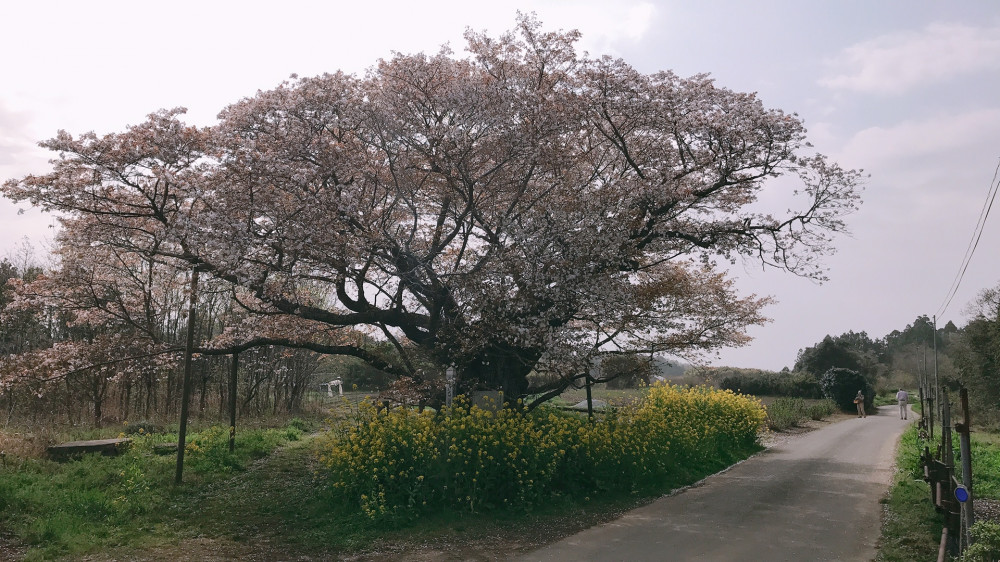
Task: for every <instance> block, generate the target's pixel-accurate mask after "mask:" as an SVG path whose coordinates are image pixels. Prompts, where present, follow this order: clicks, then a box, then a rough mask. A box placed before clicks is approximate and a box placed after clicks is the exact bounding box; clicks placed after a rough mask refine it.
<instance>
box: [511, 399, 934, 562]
mask: <svg viewBox="0 0 1000 562" xmlns="http://www.w3.org/2000/svg"><path fill="white" fill-rule="evenodd" d="M898 412H899V410H898V409H897V408H896V407H895V406H892V407H889V406H886V407H883V408H881V410H880V412H879V414H878V415H871V416H868V417H867V418H864V419H858V418H851V419H848V420H844V421H841V422H837V423H833V424H830V425H827V426H824V427H822V428H820V429H817V430H815V431H812V432H809V433H805V434H802V435H798V436H795V437H792V438H790V439H788V440H787V441H785V442H783V443H780V444H778V445H776V446H775V447H773V448H771V449H768V450H767V451H765V452H763V453H761V454H760V455H757V456H756V457H753V458H751V459H749V460H747V461H745V462H743V463H741V464H739V465H737V466H735V467H733V468H731V469H730V470H728V471H726V472H724V473H721V474H716V475H715V476H712V477H710V478H708V479H706V480H705V481H704V482H703V483H702V484H701V485H699V486H696V487H693V488H689V489H687V490H685V491H683V492H681V493H678V494H675V495H673V496H669V497H664V498H661V499H659V500H657V501H655V502H653V503H652V504H649V505H647V506H645V507H641V508H639V509H636V510H634V511H631V512H629V513H627V514H626V515H625V516H623V517H622V518H620V519H618V520H617V521H613V522H611V523H608V524H605V525H601V526H598V527H593V528H590V529H588V530H586V531H583V532H581V533H578V534H576V535H573V536H571V537H568V538H566V539H563V540H562V541H560V542H558V543H555V544H552V545H549V546H547V547H545V548H542V549H540V550H537V551H535V552H532V553H530V554H528V555H527V556H525V557H523V558H522V560H525V561H529V560H532V561H533V560H539V561H541V560H546V561H574V562H575V561H581V560H588V561H611V560H628V561H640V560H657V561H668V560H711V561H723V560H739V561H744V560H751V561H757V560H761V561H778V560H790V561H804V560H836V561H850V560H871V559H872V558H874V557H875V541H876V540H877V539H878V536H879V526H880V513H881V508H880V505H879V499H880V498H881V497H882V496H883V494H884V493H885V492H886V490H888V488H889V484H890V482H891V478H892V470H893V468H892V465H893V460H894V452H895V447H896V443H897V442H898V440H899V436H900V434H901V433H902V431H903V429H904V428H905V427H906V424H908V423H910V422H911V421H913V419H914V416H912V415H911V416H910V417H909V418H910V421H903V420H900V419H899V415H898Z"/></svg>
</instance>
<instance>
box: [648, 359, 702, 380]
mask: <svg viewBox="0 0 1000 562" xmlns="http://www.w3.org/2000/svg"><path fill="white" fill-rule="evenodd" d="M693 366H694V365H691V364H690V363H685V362H684V361H681V360H680V359H677V358H668V357H662V356H659V355H654V356H653V368H654V369H655V372H654V373H653V374H654V375H659V376H661V377H663V378H666V379H679V378H681V377H683V376H684V373H686V372H687V370H688V369H690V368H692V367H693Z"/></svg>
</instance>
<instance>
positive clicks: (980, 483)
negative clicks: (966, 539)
mask: <svg viewBox="0 0 1000 562" xmlns="http://www.w3.org/2000/svg"><path fill="white" fill-rule="evenodd" d="M954 442H955V444H956V448H957V443H958V438H957V436H956V437H955V438H954ZM925 444H926V443H925V442H923V441H921V440H920V439H919V438H918V436H917V430H916V426H913V425H911V426H910V427H909V428H908V429H907V430H906V432H905V433H903V436H902V438H901V440H900V444H899V450H898V452H897V457H896V467H897V471H896V475H895V478H894V480H893V484H892V488H891V489H890V490H889V494H888V496H887V497H886V499H885V500H884V501H883V502H884V503H885V507H886V510H885V518H884V521H883V526H882V538H881V540H880V543H879V554H878V558H877V560H879V561H884V562H909V561H911V560H933V559H935V558H936V556H937V551H938V545H939V544H940V540H941V528H942V526H943V517H942V516H941V515H940V514H938V513H937V512H936V511H935V510H934V506H933V505H932V504H931V499H930V488H929V486H928V484H927V483H926V482H924V481H923V472H922V468H921V465H920V451H922V450H923V447H924V445H925ZM955 458H956V459H958V458H959V457H958V451H957V450H956V452H955ZM972 474H973V486H974V488H973V489H974V490H975V494H976V497H978V498H983V499H1000V436H998V435H996V434H986V433H983V434H978V433H973V435H972ZM991 533H992V530H990V529H984V530H983V535H984V537H992V536H993V534H991ZM984 542H985V540H984Z"/></svg>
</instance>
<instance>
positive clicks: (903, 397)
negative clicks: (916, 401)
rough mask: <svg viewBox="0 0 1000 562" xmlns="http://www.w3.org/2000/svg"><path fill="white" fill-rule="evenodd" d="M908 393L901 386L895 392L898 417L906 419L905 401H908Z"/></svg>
mask: <svg viewBox="0 0 1000 562" xmlns="http://www.w3.org/2000/svg"><path fill="white" fill-rule="evenodd" d="M909 399H910V395H909V394H907V392H906V391H905V390H903V389H902V388H901V389H899V392H897V393H896V401H897V402H899V419H901V420H905V419H906V403H907V401H909Z"/></svg>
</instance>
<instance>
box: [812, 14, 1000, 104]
mask: <svg viewBox="0 0 1000 562" xmlns="http://www.w3.org/2000/svg"><path fill="white" fill-rule="evenodd" d="M827 64H828V66H829V67H830V70H829V72H828V73H827V75H826V76H825V77H823V78H821V79H820V81H819V83H820V84H821V85H823V86H827V87H829V88H833V89H843V90H851V91H856V92H869V93H877V94H890V95H892V94H900V93H902V92H905V91H907V90H909V89H911V88H913V87H917V86H921V85H926V84H932V83H938V82H942V81H945V80H947V79H949V78H953V77H956V76H961V75H966V74H972V73H975V72H979V71H984V70H995V69H998V68H1000V27H997V26H994V27H973V26H970V25H963V24H940V23H939V24H931V25H928V26H927V27H925V28H924V29H922V30H920V31H904V32H897V33H890V34H886V35H882V36H880V37H876V38H875V39H871V40H869V41H864V42H861V43H857V44H855V45H852V46H850V47H847V48H846V49H844V50H843V51H842V52H841V53H840V54H839V55H838V56H837V57H835V58H833V59H832V60H829V61H827Z"/></svg>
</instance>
